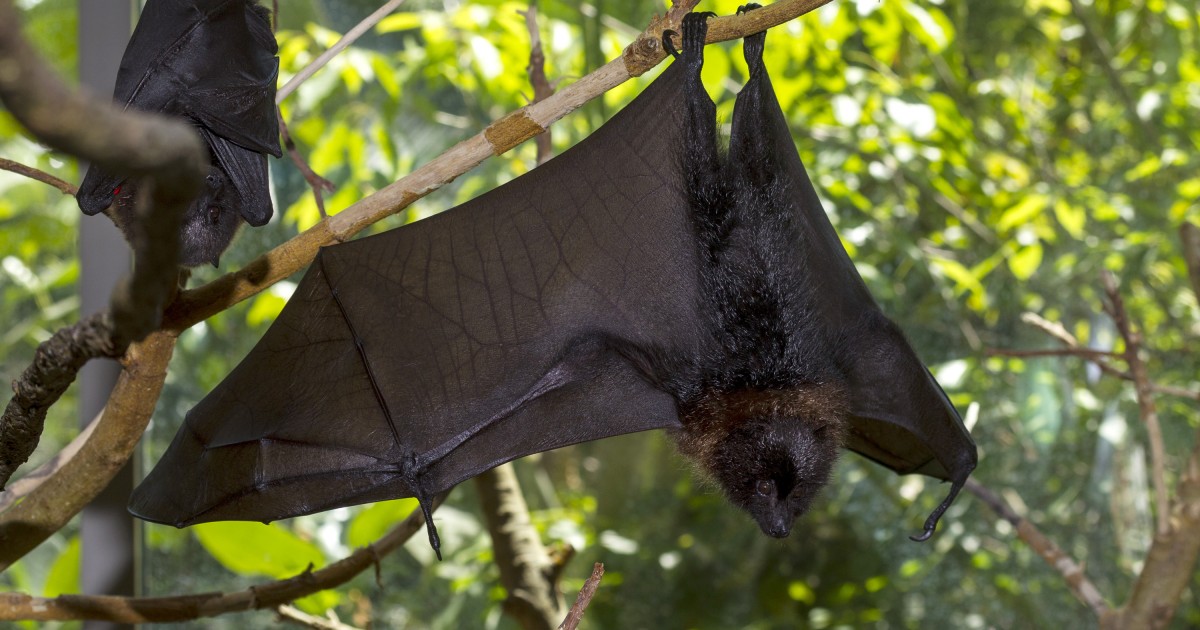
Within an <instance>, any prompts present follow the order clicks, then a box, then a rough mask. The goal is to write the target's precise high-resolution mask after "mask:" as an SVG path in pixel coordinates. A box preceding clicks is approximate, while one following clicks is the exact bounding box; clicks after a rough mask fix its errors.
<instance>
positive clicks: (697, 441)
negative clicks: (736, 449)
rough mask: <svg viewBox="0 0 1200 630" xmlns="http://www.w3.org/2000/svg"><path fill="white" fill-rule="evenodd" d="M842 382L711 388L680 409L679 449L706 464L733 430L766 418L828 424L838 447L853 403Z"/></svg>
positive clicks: (818, 424)
mask: <svg viewBox="0 0 1200 630" xmlns="http://www.w3.org/2000/svg"><path fill="white" fill-rule="evenodd" d="M847 395H848V394H847V391H846V386H845V385H844V384H842V383H840V382H827V383H805V384H801V385H797V386H796V387H794V388H792V389H740V390H734V391H730V392H718V391H708V392H705V393H704V394H703V395H701V397H700V399H699V400H698V401H696V402H695V403H694V404H691V405H687V406H685V407H683V408H681V410H680V411H681V416H682V417H681V420H682V423H683V428H682V429H680V430H678V431H675V432H674V436H675V441H676V443H677V444H678V446H679V450H680V452H682V453H683V454H684V455H688V456H690V457H692V458H695V459H696V460H698V461H699V462H700V463H701V464H703V465H704V466H705V467H706V468H707V467H708V465H709V462H711V461H712V459H713V458H712V453H713V451H714V450H715V449H716V448H717V446H718V445H719V444H721V442H722V441H723V440H724V439H725V438H726V436H728V435H729V433H730V432H731V431H733V430H734V429H736V428H738V427H739V426H741V425H742V424H744V423H746V422H750V421H754V420H761V419H764V418H772V419H776V420H781V421H786V420H792V421H799V422H805V423H808V424H810V425H811V426H812V428H813V429H819V428H821V427H827V428H828V429H830V430H831V433H830V435H832V436H833V437H834V438H835V440H836V441H837V444H838V445H839V446H840V445H841V444H842V440H843V439H844V437H845V434H846V416H847V414H848V413H849V408H850V402H849V399H848V397H847Z"/></svg>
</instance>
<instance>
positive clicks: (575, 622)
mask: <svg viewBox="0 0 1200 630" xmlns="http://www.w3.org/2000/svg"><path fill="white" fill-rule="evenodd" d="M602 577H604V565H603V564H600V563H599V562H597V563H596V564H595V565H594V566H593V567H592V575H591V577H589V578H588V579H587V581H586V582H584V583H583V588H581V589H579V597H577V598H575V603H574V604H573V605H572V606H571V610H570V612H568V613H567V618H566V619H563V622H562V625H560V626H559V627H558V630H575V628H578V627H579V622H580V621H583V612H584V611H585V610H587V607H588V604H590V603H592V597H594V596H595V595H596V589H598V588H600V578H602Z"/></svg>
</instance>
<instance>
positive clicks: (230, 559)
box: [192, 522, 325, 578]
mask: <svg viewBox="0 0 1200 630" xmlns="http://www.w3.org/2000/svg"><path fill="white" fill-rule="evenodd" d="M192 529H193V531H194V532H195V534H196V539H197V540H199V541H200V544H201V545H203V546H204V548H205V549H207V550H208V552H209V553H210V554H212V556H213V557H214V558H216V559H217V562H220V563H221V565H222V566H224V567H225V568H227V569H229V570H230V571H233V572H234V573H237V574H240V575H266V576H269V577H273V578H285V577H292V576H295V575H298V574H300V573H302V572H303V571H305V570H306V569H308V568H309V566H310V565H311V566H313V567H320V566H321V565H323V564H325V555H324V554H323V553H321V550H320V548H318V547H317V546H316V545H315V544H313V543H311V542H308V541H306V540H302V539H301V538H300V537H299V536H296V535H295V534H293V533H292V532H290V531H288V530H287V529H285V528H284V527H283V526H281V525H279V524H278V523H272V524H270V525H264V524H262V523H243V522H218V523H203V524H200V525H196V526H195V527H194V528H192Z"/></svg>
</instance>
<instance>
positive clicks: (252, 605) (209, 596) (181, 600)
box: [0, 494, 446, 623]
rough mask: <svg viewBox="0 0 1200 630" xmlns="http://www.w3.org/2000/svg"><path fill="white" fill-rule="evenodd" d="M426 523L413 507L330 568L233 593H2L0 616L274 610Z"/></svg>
mask: <svg viewBox="0 0 1200 630" xmlns="http://www.w3.org/2000/svg"><path fill="white" fill-rule="evenodd" d="M445 498H446V496H445V495H444V494H443V495H441V496H439V497H436V498H434V500H433V506H432V507H433V509H437V507H438V506H440V505H441V504H442V502H443V501H444V500H445ZM424 525H425V518H424V516H422V514H421V510H414V511H413V513H412V514H410V515H409V516H408V518H406V519H404V521H402V522H401V523H400V524H399V525H397V526H396V527H394V528H392V530H391V531H390V532H388V533H387V534H385V535H384V536H383V538H380V539H379V540H378V541H376V542H374V543H372V544H370V545H367V546H366V547H363V548H362V549H358V550H356V551H355V552H354V553H352V554H350V555H349V556H346V557H345V558H343V559H341V560H339V561H337V562H335V563H333V564H331V565H329V566H327V567H324V568H322V569H318V570H316V571H305V572H303V573H301V574H300V575H297V576H296V577H293V578H289V579H286V580H279V581H275V582H267V583H265V584H259V585H258V586H252V587H250V588H248V589H246V590H244V591H237V592H234V593H201V594H198V595H175V596H170V597H113V596H107V595H62V596H60V597H55V598H51V599H47V598H43V597H30V596H29V595H26V594H24V593H0V620H6V621H16V620H26V619H27V620H33V621H69V620H74V619H98V620H104V621H115V622H118V623H152V622H158V623H165V622H178V621H190V620H192V619H200V618H203V617H214V616H216V615H222V614H225V613H229V612H242V611H249V610H262V609H273V608H276V607H278V606H280V605H283V604H287V603H288V602H291V601H293V600H296V599H299V598H301V597H306V596H308V595H312V594H313V593H316V592H317V591H323V590H325V589H329V588H333V587H335V586H338V585H340V584H344V583H345V582H347V581H349V580H350V579H351V578H353V577H354V576H356V575H358V574H359V573H362V572H363V571H365V570H366V569H367V568H368V567H371V566H374V565H375V563H376V561H377V559H378V558H380V557H382V556H385V555H387V554H389V553H391V552H392V551H394V550H396V548H398V547H400V546H401V545H403V544H404V543H405V541H407V540H408V539H409V538H412V536H413V534H415V533H417V532H419V531H421V529H422V528H423V527H424Z"/></svg>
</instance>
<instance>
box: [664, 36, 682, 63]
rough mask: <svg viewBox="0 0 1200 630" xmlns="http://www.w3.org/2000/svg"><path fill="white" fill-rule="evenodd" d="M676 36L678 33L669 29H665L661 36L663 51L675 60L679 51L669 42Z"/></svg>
mask: <svg viewBox="0 0 1200 630" xmlns="http://www.w3.org/2000/svg"><path fill="white" fill-rule="evenodd" d="M678 34H679V33H678V32H676V31H673V30H671V29H667V30H665V31H663V34H662V45H663V50H665V51H667V53H668V54H670V55H671V56H672V57H674V58H676V59H678V58H679V49H678V48H676V47H675V44H674V43H672V42H671V39H672V38H673V37H675V36H676V35H678Z"/></svg>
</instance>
